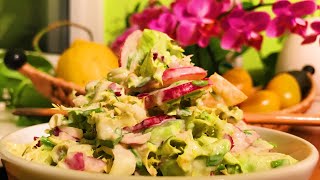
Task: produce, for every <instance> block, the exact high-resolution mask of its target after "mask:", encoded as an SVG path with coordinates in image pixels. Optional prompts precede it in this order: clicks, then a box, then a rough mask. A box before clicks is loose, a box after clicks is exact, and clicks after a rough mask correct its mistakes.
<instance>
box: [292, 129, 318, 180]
mask: <svg viewBox="0 0 320 180" xmlns="http://www.w3.org/2000/svg"><path fill="white" fill-rule="evenodd" d="M289 133H291V134H294V135H296V136H299V137H301V138H303V139H305V140H307V141H309V142H310V143H312V144H313V145H314V146H315V147H316V148H317V149H318V151H320V127H293V128H292V129H291V130H290V131H289ZM319 179H320V161H318V164H317V167H316V168H315V170H314V172H313V174H312V177H311V178H310V180H319Z"/></svg>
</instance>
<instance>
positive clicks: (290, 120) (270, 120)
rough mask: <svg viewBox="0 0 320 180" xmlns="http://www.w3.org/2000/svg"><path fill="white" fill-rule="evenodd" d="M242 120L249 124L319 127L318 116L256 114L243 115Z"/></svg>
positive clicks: (319, 118)
mask: <svg viewBox="0 0 320 180" xmlns="http://www.w3.org/2000/svg"><path fill="white" fill-rule="evenodd" d="M244 120H245V122H247V123H249V124H278V125H303V126H320V115H319V114H287V113H286V114H256V113H244Z"/></svg>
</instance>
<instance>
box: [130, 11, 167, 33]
mask: <svg viewBox="0 0 320 180" xmlns="http://www.w3.org/2000/svg"><path fill="white" fill-rule="evenodd" d="M166 12H169V9H168V8H167V7H165V6H151V7H147V8H146V9H144V10H143V11H142V12H140V13H135V14H133V15H132V16H131V17H130V25H137V26H139V28H140V29H145V28H148V27H149V23H150V22H151V21H153V20H154V19H158V18H159V16H160V15H161V14H163V13H166Z"/></svg>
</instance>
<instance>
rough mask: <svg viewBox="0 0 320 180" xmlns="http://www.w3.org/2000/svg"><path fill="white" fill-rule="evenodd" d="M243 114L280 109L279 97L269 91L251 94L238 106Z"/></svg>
mask: <svg viewBox="0 0 320 180" xmlns="http://www.w3.org/2000/svg"><path fill="white" fill-rule="evenodd" d="M240 108H241V109H242V110H243V111H244V112H253V113H256V112H259V113H266V112H272V111H278V110H279V109H280V98H279V96H278V95H277V94H276V93H275V92H273V91H270V90H260V91H257V92H255V93H253V94H252V95H251V96H249V98H248V99H247V100H245V101H244V102H243V103H241V104H240Z"/></svg>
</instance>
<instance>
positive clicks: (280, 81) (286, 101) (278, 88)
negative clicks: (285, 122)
mask: <svg viewBox="0 0 320 180" xmlns="http://www.w3.org/2000/svg"><path fill="white" fill-rule="evenodd" d="M266 89H268V90H270V91H273V92H275V93H277V94H278V96H279V97H280V103H281V108H287V107H290V106H293V105H295V104H298V103H299V102H300V101H301V93H300V87H299V84H298V82H297V80H296V79H295V78H294V77H293V76H292V75H290V74H288V73H281V74H278V75H276V76H275V77H274V78H272V79H271V80H270V81H269V83H268V84H267V87H266Z"/></svg>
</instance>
